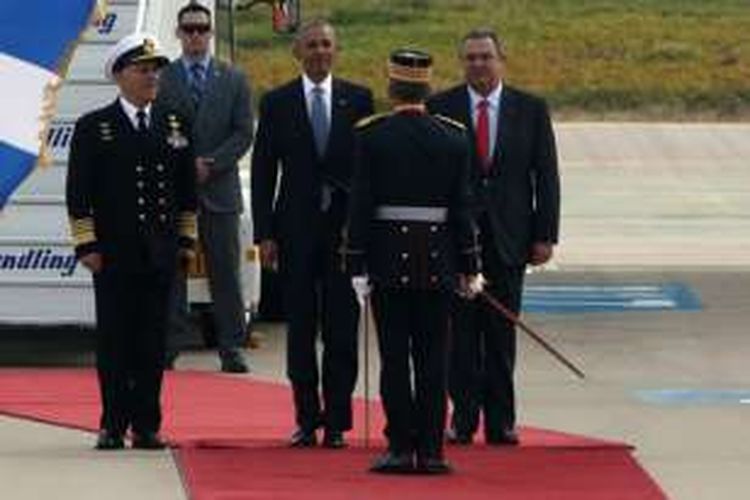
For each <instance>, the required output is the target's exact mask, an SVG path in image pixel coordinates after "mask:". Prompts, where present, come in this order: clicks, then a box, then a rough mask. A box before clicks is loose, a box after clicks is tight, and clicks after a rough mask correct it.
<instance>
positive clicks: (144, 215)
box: [138, 214, 146, 221]
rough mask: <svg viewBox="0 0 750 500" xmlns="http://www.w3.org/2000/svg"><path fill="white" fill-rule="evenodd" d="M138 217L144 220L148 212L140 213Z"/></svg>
mask: <svg viewBox="0 0 750 500" xmlns="http://www.w3.org/2000/svg"><path fill="white" fill-rule="evenodd" d="M138 218H139V219H140V220H142V221H144V220H146V214H138Z"/></svg>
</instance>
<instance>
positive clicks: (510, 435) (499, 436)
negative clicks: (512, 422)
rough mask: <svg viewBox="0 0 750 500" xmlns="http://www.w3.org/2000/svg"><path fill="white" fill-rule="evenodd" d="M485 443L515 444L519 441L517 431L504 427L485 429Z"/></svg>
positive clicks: (496, 444)
mask: <svg viewBox="0 0 750 500" xmlns="http://www.w3.org/2000/svg"><path fill="white" fill-rule="evenodd" d="M485 440H486V441H487V444H490V445H494V446H516V445H518V443H519V439H518V433H517V432H516V430H515V429H512V428H505V429H500V430H499V431H493V432H490V431H487V433H486V435H485Z"/></svg>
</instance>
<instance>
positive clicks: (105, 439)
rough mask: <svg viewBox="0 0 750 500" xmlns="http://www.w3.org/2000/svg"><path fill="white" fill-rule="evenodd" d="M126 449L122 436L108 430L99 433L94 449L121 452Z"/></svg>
mask: <svg viewBox="0 0 750 500" xmlns="http://www.w3.org/2000/svg"><path fill="white" fill-rule="evenodd" d="M124 447H125V441H123V439H122V434H117V433H114V432H112V431H108V430H106V429H102V430H100V431H99V435H98V436H97V437H96V445H95V446H94V448H96V449H97V450H121V449H123V448H124Z"/></svg>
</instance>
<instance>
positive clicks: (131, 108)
mask: <svg viewBox="0 0 750 500" xmlns="http://www.w3.org/2000/svg"><path fill="white" fill-rule="evenodd" d="M119 101H120V106H122V109H123V111H125V114H126V115H128V120H130V123H131V124H132V125H133V129H134V130H138V111H141V109H142V110H143V111H145V112H146V126H147V127H150V126H151V103H148V104H147V105H146V107H145V108H139V107H138V106H136V105H135V104H133V103H132V102H130V101H128V100H127V99H125V98H124V97H123V96H120V99H119Z"/></svg>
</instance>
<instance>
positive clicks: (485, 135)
mask: <svg viewBox="0 0 750 500" xmlns="http://www.w3.org/2000/svg"><path fill="white" fill-rule="evenodd" d="M489 106H490V103H489V101H488V100H487V99H482V100H481V101H479V103H478V104H477V110H478V111H477V156H479V164H480V165H481V167H482V172H484V173H485V174H486V173H487V172H489V170H490V113H489V111H488V109H487V108H489Z"/></svg>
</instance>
